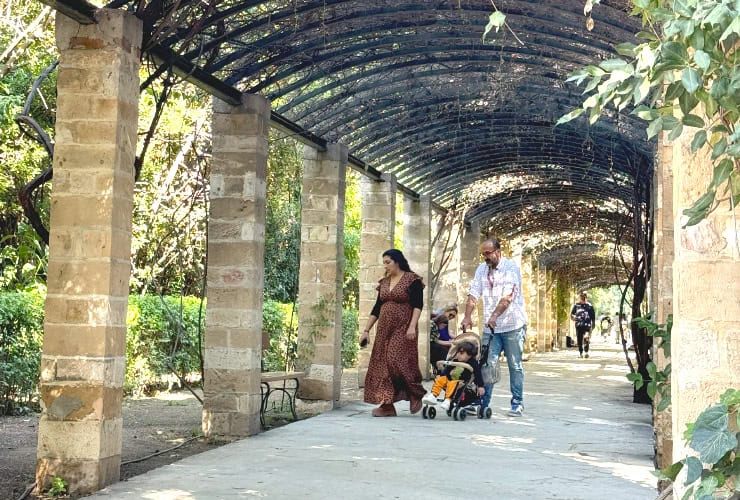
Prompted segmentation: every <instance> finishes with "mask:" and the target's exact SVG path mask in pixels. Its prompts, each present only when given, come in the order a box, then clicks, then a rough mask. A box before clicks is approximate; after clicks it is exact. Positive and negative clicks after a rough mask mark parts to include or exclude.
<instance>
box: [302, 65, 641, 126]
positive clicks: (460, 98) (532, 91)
mask: <svg viewBox="0 0 740 500" xmlns="http://www.w3.org/2000/svg"><path fill="white" fill-rule="evenodd" d="M407 81H408V82H412V81H413V79H411V78H409V79H408V80H407ZM381 88H382V89H383V90H382V92H376V93H373V94H369V95H367V96H366V95H364V94H363V95H360V96H358V95H357V94H356V93H355V95H354V96H353V97H355V98H356V99H357V100H371V101H378V100H382V99H385V98H386V97H390V96H394V97H395V96H397V95H398V93H400V92H401V90H400V89H396V88H395V87H376V90H379V89H381ZM544 89H548V90H550V91H551V95H552V98H551V99H552V100H553V101H558V107H557V110H554V109H553V108H547V109H545V110H543V111H545V112H546V111H555V112H556V113H563V114H564V113H565V112H566V110H568V111H570V110H572V109H575V108H577V107H579V106H580V104H579V103H578V102H573V101H577V99H576V98H575V97H574V96H573V93H572V92H566V91H562V92H553V91H552V89H551V88H549V87H539V86H533V85H518V86H516V88H515V89H509V88H507V89H505V91H510V90H516V92H517V93H518V95H523V96H526V97H527V98H530V96H531V97H532V98H534V97H536V96H539V95H541V93H540V92H538V91H541V90H544ZM490 92H491V93H493V94H495V91H494V90H491V91H490ZM413 97H414V98H416V97H417V96H413ZM422 97H423V96H419V97H418V98H419V99H422ZM494 97H495V96H494ZM347 98H348V97H347V96H345V95H339V96H332V98H331V99H330V100H332V101H335V102H336V101H340V100H342V99H347ZM485 99H491V97H490V96H489V95H486V94H483V95H482V94H481V93H480V92H477V93H476V92H474V91H472V90H471V91H466V92H465V93H458V94H454V95H446V96H443V95H434V97H433V98H429V97H428V98H427V99H426V100H424V102H423V104H422V105H421V106H420V105H419V103H417V102H415V101H414V100H412V99H408V100H404V101H400V100H399V101H397V102H396V103H394V105H393V106H389V105H386V106H384V107H383V108H382V109H380V110H377V111H376V110H373V111H372V112H370V113H368V111H367V110H366V109H362V108H363V107H364V106H366V104H365V103H364V102H361V103H360V104H359V105H356V106H355V108H354V109H352V110H351V111H349V112H346V111H345V112H341V111H333V112H329V113H328V114H326V113H325V114H324V115H323V116H320V117H317V118H315V119H314V120H310V121H311V123H312V125H313V126H314V127H316V128H317V129H318V130H317V133H321V134H326V133H328V132H329V131H330V130H335V129H341V128H342V127H337V126H336V124H335V121H332V120H333V119H334V118H336V119H337V120H339V121H341V122H343V123H344V124H345V125H344V127H343V128H347V129H352V130H357V129H359V126H358V125H356V122H361V123H367V122H375V121H381V120H390V119H393V118H394V117H395V116H396V115H399V114H404V113H405V114H407V115H408V121H415V116H418V115H420V114H423V113H428V109H429V108H431V107H433V106H438V105H444V104H449V103H455V104H459V106H458V109H457V110H456V112H458V113H459V112H460V111H461V110H463V109H464V108H465V107H466V106H468V105H470V104H471V103H474V102H475V101H476V100H485ZM523 100H524V99H523ZM571 102H572V104H571ZM323 104H324V102H323V101H319V100H316V102H315V103H314V107H315V108H319V109H326V107H325V106H323ZM332 104H333V103H332ZM350 104H351V103H350ZM329 106H331V104H330V105H329ZM404 106H414V110H413V111H408V110H407V109H404ZM490 108H491V109H492V111H488V115H490V114H492V113H494V112H496V110H497V109H505V110H506V112H509V113H510V111H508V109H506V108H499V107H497V106H496V104H492V105H491V106H490ZM317 112H320V111H315V110H310V111H309V112H308V113H306V114H304V115H303V117H302V118H301V119H300V120H297V121H304V122H305V121H309V120H308V118H307V116H309V115H310V114H314V113H317ZM513 114H514V115H515V116H517V114H516V113H513ZM553 114H555V113H553ZM619 116H620V118H622V119H624V120H625V121H627V122H629V123H632V124H633V127H632V128H634V129H637V130H639V131H640V132H642V131H643V130H644V129H645V125H644V124H645V122H644V121H642V120H640V119H638V118H635V117H632V116H630V115H627V114H620V115H619ZM543 118H546V117H543ZM557 118H559V116H558V117H557ZM547 119H549V120H550V124H551V125H553V126H554V122H555V117H553V118H547ZM613 121H614V120H613V119H612V120H610V119H609V118H606V119H605V120H604V121H603V123H601V122H598V123H597V126H596V127H594V128H601V129H606V128H611V129H612V131H611V132H612V134H618V132H617V131H615V130H614V129H613V127H614V126H616V125H618V123H612V122H613ZM324 123H326V124H325V125H324ZM618 135H623V134H618Z"/></svg>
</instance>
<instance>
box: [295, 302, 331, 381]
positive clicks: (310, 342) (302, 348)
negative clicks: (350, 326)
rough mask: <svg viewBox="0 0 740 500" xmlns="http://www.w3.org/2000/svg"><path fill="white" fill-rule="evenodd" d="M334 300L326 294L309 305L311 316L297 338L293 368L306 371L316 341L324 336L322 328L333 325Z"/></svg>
mask: <svg viewBox="0 0 740 500" xmlns="http://www.w3.org/2000/svg"><path fill="white" fill-rule="evenodd" d="M335 304H336V302H335V300H334V299H332V298H327V297H326V296H322V297H319V300H318V301H317V302H316V303H315V304H312V305H311V317H310V319H309V320H308V324H307V325H306V326H307V328H306V334H305V335H301V336H300V337H299V338H298V347H297V351H298V352H297V355H296V359H295V368H296V370H298V371H306V370H307V369H308V367H309V366H310V365H311V361H312V360H313V357H314V354H316V341H318V340H319V339H321V338H323V337H324V336H325V333H324V330H326V329H327V328H329V327H331V326H333V325H334V311H335Z"/></svg>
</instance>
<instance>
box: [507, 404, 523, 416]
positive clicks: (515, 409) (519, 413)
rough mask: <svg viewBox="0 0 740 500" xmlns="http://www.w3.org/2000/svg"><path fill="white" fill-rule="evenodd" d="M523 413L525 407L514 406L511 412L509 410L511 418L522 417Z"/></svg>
mask: <svg viewBox="0 0 740 500" xmlns="http://www.w3.org/2000/svg"><path fill="white" fill-rule="evenodd" d="M523 412H524V407H523V406H522V405H513V406H512V407H511V410H509V416H511V417H521V416H522V413H523Z"/></svg>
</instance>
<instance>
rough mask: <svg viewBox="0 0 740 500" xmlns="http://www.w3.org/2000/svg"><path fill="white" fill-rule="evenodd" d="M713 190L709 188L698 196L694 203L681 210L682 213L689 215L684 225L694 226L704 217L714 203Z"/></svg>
mask: <svg viewBox="0 0 740 500" xmlns="http://www.w3.org/2000/svg"><path fill="white" fill-rule="evenodd" d="M714 196H715V191H714V190H709V191H707V192H706V193H704V194H703V195H701V196H700V197H699V199H698V200H696V201H695V202H694V204H693V205H692V206H691V207H690V208H687V209H685V210H684V211H683V214H684V215H686V216H688V217H689V220H688V221H687V222H686V224H685V225H684V227H688V226H694V225H696V224H698V223H700V222H701V221H702V220H704V219H706V217H707V214H708V213H709V209H710V207H711V206H712V203H714Z"/></svg>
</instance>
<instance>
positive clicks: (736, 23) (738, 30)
mask: <svg viewBox="0 0 740 500" xmlns="http://www.w3.org/2000/svg"><path fill="white" fill-rule="evenodd" d="M732 34H735V35H740V17H737V16H735V19H733V20H732V22H731V23H730V25H729V26H728V27H727V29H726V30H725V31H723V32H722V36H720V37H719V41H720V42H724V41H725V39H726V38H727V37H728V36H730V35H732Z"/></svg>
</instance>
